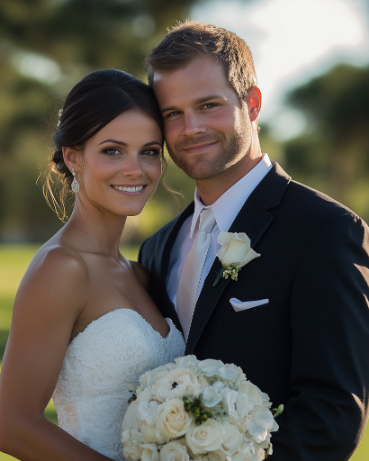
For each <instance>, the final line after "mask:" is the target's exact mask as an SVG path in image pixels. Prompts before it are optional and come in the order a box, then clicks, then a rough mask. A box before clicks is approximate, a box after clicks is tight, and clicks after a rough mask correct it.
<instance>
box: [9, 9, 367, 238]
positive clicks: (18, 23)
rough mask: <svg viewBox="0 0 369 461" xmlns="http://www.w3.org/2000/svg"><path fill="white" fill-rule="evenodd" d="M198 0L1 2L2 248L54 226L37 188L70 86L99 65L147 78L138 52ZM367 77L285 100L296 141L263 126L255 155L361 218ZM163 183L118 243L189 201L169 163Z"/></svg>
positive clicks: (348, 70) (316, 84)
mask: <svg viewBox="0 0 369 461" xmlns="http://www.w3.org/2000/svg"><path fill="white" fill-rule="evenodd" d="M200 1H201V0H181V1H174V0H155V1H154V0H104V1H102V0H1V2H0V82H1V85H0V242H24V241H26V242H43V241H45V240H47V239H48V238H49V237H50V236H51V235H53V234H54V233H55V232H56V231H57V230H58V229H59V228H60V227H61V225H62V224H61V223H60V221H59V220H58V218H57V217H56V215H55V214H54V213H53V212H52V211H51V210H50V209H49V208H48V206H47V205H46V202H45V200H44V198H43V196H42V190H41V189H42V183H43V178H42V173H43V172H45V170H46V166H47V159H48V158H50V156H51V155H52V148H53V142H52V138H53V132H54V127H55V125H56V121H57V112H58V110H59V108H60V107H61V106H62V103H63V99H64V97H65V96H66V94H67V92H68V91H69V90H70V88H71V87H72V86H73V85H74V84H75V83H76V82H77V81H79V80H80V79H81V78H82V77H83V76H84V75H86V74H87V73H88V72H90V71H92V70H95V69H99V68H107V67H115V68H119V69H123V70H126V71H128V72H130V73H132V74H134V75H136V76H138V77H141V78H143V79H144V80H145V79H146V76H145V71H144V68H143V61H144V56H145V54H146V53H147V52H148V51H149V50H150V49H151V48H152V46H154V45H155V44H156V43H158V41H159V40H160V39H161V37H162V36H163V35H164V34H165V32H166V29H167V28H168V27H169V26H171V25H173V24H175V23H176V20H183V19H185V18H186V17H188V16H189V12H190V8H191V6H192V5H193V4H194V3H196V2H197V3H198V2H200ZM241 1H242V0H241ZM243 1H248V0H243ZM368 77H369V70H368V69H363V68H354V67H350V66H343V65H342V66H338V67H336V68H334V69H332V70H331V71H330V72H328V73H327V74H326V75H323V76H321V77H318V78H316V79H314V80H312V81H311V82H310V83H308V84H306V85H305V86H303V87H301V88H298V89H296V90H294V91H292V92H291V94H290V96H289V99H288V101H287V104H290V105H293V106H294V107H296V108H298V109H299V110H301V111H302V112H303V113H304V114H305V115H306V118H307V128H306V131H305V132H304V133H303V134H302V135H300V136H299V137H298V138H295V139H293V140H290V141H288V142H285V143H278V142H277V141H276V140H274V139H273V138H272V137H271V136H270V134H269V131H268V127H267V126H264V127H262V130H261V133H260V137H261V145H262V149H263V151H266V152H268V153H269V154H270V156H271V158H272V159H273V160H277V161H279V162H280V163H281V164H282V166H283V167H285V168H286V170H287V171H288V172H289V173H290V174H292V176H293V178H294V179H297V180H300V181H302V182H304V183H306V184H308V185H310V186H312V187H314V188H317V189H319V190H322V191H324V192H326V193H328V194H329V195H331V196H333V197H334V198H336V199H338V200H340V201H342V202H343V203H345V204H347V205H348V206H349V207H351V208H352V209H353V210H354V211H357V212H358V213H359V214H361V215H362V216H363V217H364V218H365V219H366V220H369V200H368V197H369V185H368V184H369V181H368V170H369V153H368V152H369V149H368V147H369V146H368V142H369V141H368V139H369V138H368V136H367V132H368V113H369V112H368V107H369V105H368V102H369V101H368V100H369V83H368V82H369V79H368ZM261 121H262V120H261ZM40 173H41V177H40V178H39V176H40ZM38 178H39V181H38V183H37V185H36V181H37V179H38ZM165 181H166V182H167V183H168V184H169V185H170V186H171V187H172V188H173V189H176V190H179V191H180V192H182V196H180V195H175V194H173V193H170V192H169V191H168V190H167V189H166V187H165V186H164V185H163V184H162V183H161V184H160V185H159V187H158V190H157V192H156V194H155V196H154V198H153V199H152V200H151V201H150V202H149V203H148V204H147V205H146V207H145V210H144V211H143V213H142V214H141V215H140V216H137V217H135V218H130V219H129V221H128V223H127V225H126V228H125V231H124V234H123V240H124V241H125V242H128V243H136V244H137V243H139V242H141V241H142V240H143V239H145V238H146V237H148V236H149V235H150V234H151V233H152V232H154V231H155V230H156V229H158V228H159V227H160V226H162V225H163V224H165V223H166V222H167V221H169V220H170V219H172V218H173V217H174V216H175V215H176V214H177V213H178V212H179V211H181V210H182V209H183V208H184V207H185V206H186V204H187V203H189V201H190V200H191V199H192V197H193V190H194V184H193V181H192V180H190V179H189V178H187V177H186V176H185V175H184V174H183V173H182V172H181V171H180V170H178V169H177V168H176V167H174V166H173V164H172V163H171V162H169V167H168V171H167V173H166V175H165Z"/></svg>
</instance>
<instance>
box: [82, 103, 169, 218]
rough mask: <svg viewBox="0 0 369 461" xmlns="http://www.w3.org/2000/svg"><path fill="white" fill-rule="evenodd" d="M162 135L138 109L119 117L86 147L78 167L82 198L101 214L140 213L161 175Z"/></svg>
mask: <svg viewBox="0 0 369 461" xmlns="http://www.w3.org/2000/svg"><path fill="white" fill-rule="evenodd" d="M162 141H163V139H162V133H161V131H160V128H159V126H158V124H157V123H156V121H155V120H154V119H153V118H152V117H150V116H149V115H148V114H147V113H145V112H143V111H141V110H139V109H130V110H127V111H125V112H123V113H122V114H120V115H118V117H116V118H115V119H114V120H112V121H111V122H110V123H109V124H108V125H106V126H105V127H104V128H102V129H101V130H100V131H99V132H97V133H96V134H95V135H94V136H92V137H91V138H89V139H88V140H87V141H86V143H85V144H84V148H83V150H82V152H81V154H80V158H79V160H80V161H79V166H77V168H75V170H76V179H77V180H78V182H79V184H80V191H79V192H78V194H79V198H80V199H81V200H82V201H83V202H84V203H86V200H87V201H88V202H89V203H91V204H92V205H93V206H95V207H96V208H98V209H100V210H101V211H109V212H111V213H113V214H117V215H120V216H135V215H137V214H139V213H140V212H141V211H142V209H143V207H144V206H145V204H146V202H147V201H148V199H149V198H150V197H151V195H152V194H153V193H154V191H155V189H156V186H157V184H158V181H159V179H160V175H161V158H160V155H161V149H162Z"/></svg>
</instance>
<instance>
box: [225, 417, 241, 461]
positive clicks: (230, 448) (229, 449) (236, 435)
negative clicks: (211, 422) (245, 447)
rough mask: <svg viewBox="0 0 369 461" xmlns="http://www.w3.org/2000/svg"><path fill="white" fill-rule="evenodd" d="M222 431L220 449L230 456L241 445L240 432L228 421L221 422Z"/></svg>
mask: <svg viewBox="0 0 369 461" xmlns="http://www.w3.org/2000/svg"><path fill="white" fill-rule="evenodd" d="M222 431H223V442H222V445H221V450H223V452H224V453H225V454H226V455H227V456H232V455H233V454H234V453H236V451H237V450H239V448H240V447H241V444H242V434H241V433H240V431H239V430H238V429H237V427H235V426H232V425H231V424H229V423H223V424H222Z"/></svg>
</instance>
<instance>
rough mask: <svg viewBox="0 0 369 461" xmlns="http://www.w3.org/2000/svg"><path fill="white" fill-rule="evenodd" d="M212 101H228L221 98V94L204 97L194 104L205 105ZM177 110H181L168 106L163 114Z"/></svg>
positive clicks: (196, 100) (162, 111) (163, 110)
mask: <svg viewBox="0 0 369 461" xmlns="http://www.w3.org/2000/svg"><path fill="white" fill-rule="evenodd" d="M212 99H227V98H225V97H224V96H221V95H220V94H210V95H207V96H203V97H202V98H197V99H195V100H194V101H193V102H194V104H203V103H204V102H207V101H210V100H212ZM176 110H179V109H178V107H176V106H168V107H164V108H163V109H162V110H161V113H162V114H164V112H169V111H176Z"/></svg>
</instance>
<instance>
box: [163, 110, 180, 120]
mask: <svg viewBox="0 0 369 461" xmlns="http://www.w3.org/2000/svg"><path fill="white" fill-rule="evenodd" d="M178 114H179V110H176V111H175V112H170V113H169V114H167V116H166V118H171V117H175V116H176V115H178Z"/></svg>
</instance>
